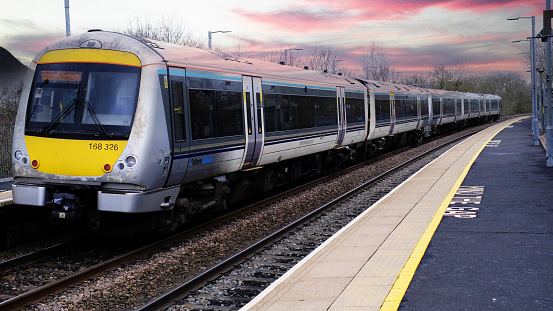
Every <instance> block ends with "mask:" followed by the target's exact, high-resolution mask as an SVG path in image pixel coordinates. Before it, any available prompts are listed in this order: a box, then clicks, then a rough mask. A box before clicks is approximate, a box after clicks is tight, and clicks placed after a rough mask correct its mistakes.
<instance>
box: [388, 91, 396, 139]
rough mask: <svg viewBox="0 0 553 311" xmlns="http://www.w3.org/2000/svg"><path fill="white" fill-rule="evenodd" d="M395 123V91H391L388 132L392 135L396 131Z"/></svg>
mask: <svg viewBox="0 0 553 311" xmlns="http://www.w3.org/2000/svg"><path fill="white" fill-rule="evenodd" d="M395 124H396V104H395V98H394V93H392V92H390V133H388V134H389V135H392V134H393V133H394V125H395Z"/></svg>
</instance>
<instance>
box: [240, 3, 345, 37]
mask: <svg viewBox="0 0 553 311" xmlns="http://www.w3.org/2000/svg"><path fill="white" fill-rule="evenodd" d="M236 13H237V14H240V15H242V16H244V17H246V18H247V19H249V20H250V21H253V22H256V23H259V24H267V25H271V26H274V27H278V29H279V30H284V31H291V32H299V31H301V32H307V33H319V32H327V31H328V30H329V29H332V31H339V30H344V29H348V28H349V26H348V24H349V22H348V21H347V20H346V19H344V18H343V17H344V13H341V12H334V11H324V10H322V11H313V10H306V9H302V8H298V9H289V10H281V11H276V12H270V13H260V12H254V11H240V12H238V11H236Z"/></svg>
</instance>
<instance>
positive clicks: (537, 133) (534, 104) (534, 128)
mask: <svg viewBox="0 0 553 311" xmlns="http://www.w3.org/2000/svg"><path fill="white" fill-rule="evenodd" d="M535 26H536V17H535V16H532V38H531V39H530V50H531V51H532V69H531V72H532V78H531V79H532V131H533V132H534V146H539V145H540V126H539V122H540V121H539V119H538V94H537V92H536V44H535V42H536V39H535V37H536V31H535Z"/></svg>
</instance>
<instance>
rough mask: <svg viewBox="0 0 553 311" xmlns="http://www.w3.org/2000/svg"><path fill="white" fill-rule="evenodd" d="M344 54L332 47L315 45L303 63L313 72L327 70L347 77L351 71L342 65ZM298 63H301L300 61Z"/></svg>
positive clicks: (303, 59)
mask: <svg viewBox="0 0 553 311" xmlns="http://www.w3.org/2000/svg"><path fill="white" fill-rule="evenodd" d="M343 54H344V53H342V52H338V51H337V50H336V49H334V48H332V47H328V46H318V45H315V46H314V47H313V48H311V49H309V50H308V52H307V55H305V56H304V57H303V58H302V61H303V63H304V64H305V65H306V66H308V67H309V69H312V70H319V71H325V70H326V71H327V72H331V73H332V72H333V73H342V74H344V75H347V74H348V71H349V70H348V68H347V67H346V66H345V65H344V64H343V63H342V61H343ZM298 63H300V62H299V61H298ZM302 65H303V64H302ZM300 67H303V66H300Z"/></svg>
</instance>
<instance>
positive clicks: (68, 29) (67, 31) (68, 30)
mask: <svg viewBox="0 0 553 311" xmlns="http://www.w3.org/2000/svg"><path fill="white" fill-rule="evenodd" d="M65 36H66V37H69V36H71V25H70V23H69V0H65Z"/></svg>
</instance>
